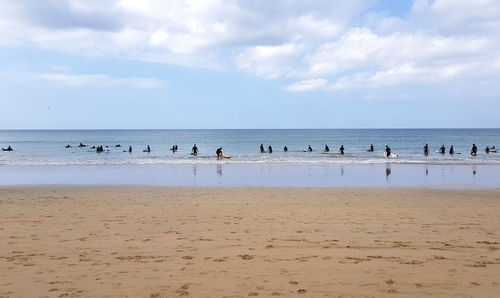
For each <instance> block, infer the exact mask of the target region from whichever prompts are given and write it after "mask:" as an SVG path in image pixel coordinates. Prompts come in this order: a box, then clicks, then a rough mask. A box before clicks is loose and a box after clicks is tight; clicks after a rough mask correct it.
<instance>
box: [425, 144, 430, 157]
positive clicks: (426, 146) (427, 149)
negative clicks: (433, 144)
mask: <svg viewBox="0 0 500 298" xmlns="http://www.w3.org/2000/svg"><path fill="white" fill-rule="evenodd" d="M424 155H429V144H425V146H424Z"/></svg>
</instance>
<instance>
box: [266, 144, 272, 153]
mask: <svg viewBox="0 0 500 298" xmlns="http://www.w3.org/2000/svg"><path fill="white" fill-rule="evenodd" d="M267 151H268V152H269V153H273V147H271V145H269V146H268V147H267Z"/></svg>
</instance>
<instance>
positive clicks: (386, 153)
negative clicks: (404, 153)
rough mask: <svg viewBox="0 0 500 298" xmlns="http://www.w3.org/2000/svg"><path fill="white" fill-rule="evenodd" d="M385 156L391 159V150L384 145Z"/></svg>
mask: <svg viewBox="0 0 500 298" xmlns="http://www.w3.org/2000/svg"><path fill="white" fill-rule="evenodd" d="M385 156H386V157H391V148H390V147H389V145H385Z"/></svg>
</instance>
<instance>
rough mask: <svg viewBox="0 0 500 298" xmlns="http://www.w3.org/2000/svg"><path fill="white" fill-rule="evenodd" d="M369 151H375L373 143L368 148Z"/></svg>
mask: <svg viewBox="0 0 500 298" xmlns="http://www.w3.org/2000/svg"><path fill="white" fill-rule="evenodd" d="M367 151H368V152H373V151H375V149H374V148H373V144H371V145H370V148H368V150H367Z"/></svg>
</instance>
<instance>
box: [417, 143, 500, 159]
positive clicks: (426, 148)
mask: <svg viewBox="0 0 500 298" xmlns="http://www.w3.org/2000/svg"><path fill="white" fill-rule="evenodd" d="M423 151H424V155H429V144H425V146H424V148H423ZM484 151H485V152H486V153H490V152H497V150H496V148H495V146H492V147H490V146H486V149H484ZM437 152H438V153H441V154H446V147H445V146H444V145H441V147H439V151H437ZM448 153H449V154H455V153H456V152H455V148H453V145H451V146H450V149H449V150H448ZM470 155H472V156H476V155H477V146H476V144H472V148H471V150H470Z"/></svg>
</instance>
